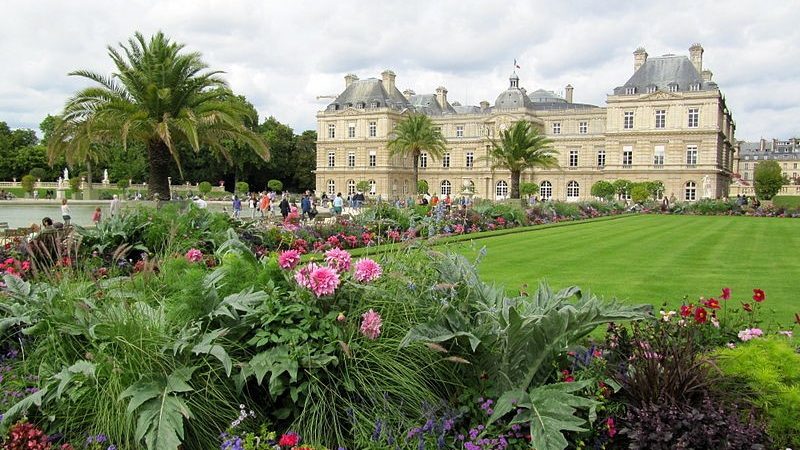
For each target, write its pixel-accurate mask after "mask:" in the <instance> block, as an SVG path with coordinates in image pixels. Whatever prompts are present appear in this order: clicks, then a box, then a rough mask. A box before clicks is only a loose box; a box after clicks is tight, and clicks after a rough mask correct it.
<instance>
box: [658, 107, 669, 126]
mask: <svg viewBox="0 0 800 450" xmlns="http://www.w3.org/2000/svg"><path fill="white" fill-rule="evenodd" d="M666 126H667V110H666V109H657V110H656V128H664V127H666Z"/></svg>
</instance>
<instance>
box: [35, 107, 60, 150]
mask: <svg viewBox="0 0 800 450" xmlns="http://www.w3.org/2000/svg"><path fill="white" fill-rule="evenodd" d="M56 122H57V117H56V116H52V115H50V114H48V115H47V117H45V118H44V120H42V122H41V123H39V130H40V131H41V132H42V141H41V142H42V144H43V145H47V142H48V140H49V139H50V136H51V135H52V134H53V130H55V128H56Z"/></svg>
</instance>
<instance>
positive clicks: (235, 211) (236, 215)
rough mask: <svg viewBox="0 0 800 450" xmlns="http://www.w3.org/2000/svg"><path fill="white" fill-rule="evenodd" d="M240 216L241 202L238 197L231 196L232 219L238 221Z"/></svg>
mask: <svg viewBox="0 0 800 450" xmlns="http://www.w3.org/2000/svg"><path fill="white" fill-rule="evenodd" d="M241 215H242V200H241V199H240V198H239V196H238V195H234V196H233V218H234V219H238V218H239V216H241Z"/></svg>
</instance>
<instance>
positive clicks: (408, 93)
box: [403, 89, 417, 100]
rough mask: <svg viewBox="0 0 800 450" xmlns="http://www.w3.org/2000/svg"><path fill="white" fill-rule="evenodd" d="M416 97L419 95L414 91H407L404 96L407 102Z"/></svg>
mask: <svg viewBox="0 0 800 450" xmlns="http://www.w3.org/2000/svg"><path fill="white" fill-rule="evenodd" d="M414 95H417V93H416V92H414V91H412V90H411V89H406V90H405V91H403V96H404V97H405V98H406V100H411V97H412V96H414Z"/></svg>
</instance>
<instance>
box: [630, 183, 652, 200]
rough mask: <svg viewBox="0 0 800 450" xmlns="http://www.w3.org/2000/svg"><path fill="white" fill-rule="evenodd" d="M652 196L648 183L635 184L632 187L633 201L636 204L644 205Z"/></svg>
mask: <svg viewBox="0 0 800 450" xmlns="http://www.w3.org/2000/svg"><path fill="white" fill-rule="evenodd" d="M650 196H651V194H650V190H649V189H648V188H647V183H634V184H633V186H632V187H631V200H633V202H634V203H644V202H646V201H647V199H649V198H650Z"/></svg>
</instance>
